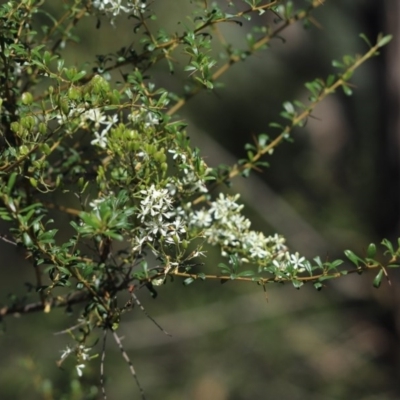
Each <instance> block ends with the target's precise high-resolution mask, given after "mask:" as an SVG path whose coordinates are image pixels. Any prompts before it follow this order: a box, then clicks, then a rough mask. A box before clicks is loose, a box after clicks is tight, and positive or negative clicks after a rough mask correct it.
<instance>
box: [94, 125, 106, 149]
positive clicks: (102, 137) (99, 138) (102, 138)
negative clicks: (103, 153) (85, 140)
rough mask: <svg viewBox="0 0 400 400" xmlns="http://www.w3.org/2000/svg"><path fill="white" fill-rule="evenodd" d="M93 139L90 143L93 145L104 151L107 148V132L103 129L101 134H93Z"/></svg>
mask: <svg viewBox="0 0 400 400" xmlns="http://www.w3.org/2000/svg"><path fill="white" fill-rule="evenodd" d="M94 136H95V138H94V139H93V140H92V141H91V142H90V143H91V144H93V145H97V146H99V147H101V148H102V149H105V148H106V147H107V141H108V139H107V131H106V130H105V129H104V130H103V131H102V132H101V133H98V132H95V133H94Z"/></svg>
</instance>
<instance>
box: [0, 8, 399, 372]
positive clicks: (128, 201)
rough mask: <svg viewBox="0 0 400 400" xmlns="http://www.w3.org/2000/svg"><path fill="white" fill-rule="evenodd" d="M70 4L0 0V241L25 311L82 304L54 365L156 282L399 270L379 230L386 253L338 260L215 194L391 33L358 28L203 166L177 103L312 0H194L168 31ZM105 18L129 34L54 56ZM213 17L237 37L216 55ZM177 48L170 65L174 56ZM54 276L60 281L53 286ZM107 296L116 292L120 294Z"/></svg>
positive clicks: (263, 156) (123, 12)
mask: <svg viewBox="0 0 400 400" xmlns="http://www.w3.org/2000/svg"><path fill="white" fill-rule="evenodd" d="M81 3H83V2H79V1H76V2H64V14H63V16H62V17H57V16H51V15H50V14H49V13H48V11H47V9H46V2H45V1H36V0H24V1H21V2H17V1H8V2H7V3H6V4H3V5H2V6H1V8H0V20H1V21H2V24H1V25H0V65H1V69H0V79H1V82H2V85H1V86H0V98H1V138H0V140H1V142H0V145H1V154H0V199H1V207H0V218H1V219H3V220H4V221H6V222H7V223H9V224H10V230H9V235H7V236H5V237H4V239H6V240H7V241H10V242H12V243H14V244H17V245H19V246H21V247H23V248H24V249H25V251H26V252H27V258H28V259H29V261H30V262H31V263H32V265H33V266H34V267H35V271H36V282H35V283H34V284H33V287H35V289H36V291H37V292H38V296H39V301H40V304H39V305H38V306H37V307H36V309H38V310H39V309H41V310H45V311H46V312H51V310H52V309H53V308H55V307H64V308H66V309H68V307H69V304H70V302H71V301H72V300H74V299H75V300H76V302H77V303H79V304H81V305H82V311H81V315H80V317H79V320H78V325H77V326H76V327H79V328H80V330H79V333H78V334H76V335H74V334H73V331H74V330H75V328H76V327H73V328H71V329H70V330H69V332H70V333H71V335H72V337H73V339H74V340H75V341H76V347H74V348H70V347H68V348H67V350H66V351H65V352H64V353H63V355H62V357H61V360H60V361H59V363H60V364H61V363H62V362H63V361H64V359H66V358H67V357H69V356H75V357H76V361H77V362H76V372H77V373H78V375H81V374H82V368H83V366H84V364H85V363H86V362H87V361H88V360H89V359H90V358H91V356H89V355H88V354H89V352H90V351H91V350H92V346H91V345H89V344H88V343H89V342H90V343H92V339H91V334H92V332H93V331H94V332H97V331H96V330H97V329H98V328H100V329H102V330H112V331H114V330H115V329H116V328H117V326H118V322H119V320H120V319H121V318H123V315H124V313H125V312H126V311H128V310H129V309H130V307H131V305H132V304H131V302H132V298H131V295H133V291H134V289H135V288H140V287H147V288H148V289H149V290H150V292H151V294H152V295H154V296H155V295H156V294H157V292H156V289H155V287H157V286H159V285H161V284H163V283H167V282H169V280H170V278H171V279H172V278H174V277H180V278H182V282H183V283H184V284H185V285H189V284H192V283H194V282H195V281H196V280H199V279H200V280H206V279H216V280H220V281H221V282H222V283H224V282H227V281H233V280H235V281H247V282H253V283H255V284H258V285H261V286H263V287H265V284H266V283H269V282H271V283H284V282H290V283H291V284H293V286H294V287H295V288H300V287H301V286H302V285H304V284H305V283H307V282H311V283H312V284H313V285H314V286H315V288H316V289H318V290H320V289H321V288H322V287H323V286H324V284H325V281H327V280H329V279H334V278H339V277H342V276H344V275H346V274H348V273H353V272H357V273H362V272H364V271H369V270H370V269H376V270H378V273H377V275H376V277H375V279H374V280H373V285H374V286H375V287H379V286H380V284H381V280H382V277H383V276H386V277H388V274H387V272H386V268H388V267H398V264H397V263H398V259H399V257H400V248H399V247H397V248H395V247H394V246H393V244H392V243H390V242H389V241H388V240H386V239H385V240H383V242H382V244H383V246H384V247H385V248H386V256H388V260H387V261H385V262H383V261H379V260H380V259H381V256H377V248H376V246H375V245H374V244H371V245H370V246H369V247H368V249H367V250H366V253H365V254H364V255H361V256H357V255H356V254H355V253H354V252H352V251H351V250H346V252H345V255H346V257H347V258H348V260H349V261H350V263H344V262H343V261H342V260H333V261H330V260H326V261H324V262H323V261H321V259H320V258H319V257H316V258H315V259H314V260H310V261H309V260H306V259H305V258H304V257H302V256H301V255H299V254H298V253H292V252H290V250H289V248H288V247H287V246H286V244H285V239H284V238H283V237H282V236H280V235H278V234H273V235H265V234H264V233H262V232H256V231H254V230H252V229H251V222H250V221H249V220H248V219H247V218H245V217H244V215H243V214H242V209H243V205H241V204H240V203H239V202H238V201H239V195H234V196H230V195H225V194H224V193H223V192H220V193H219V194H218V195H216V194H215V189H216V188H219V189H222V188H223V185H224V184H226V185H230V183H231V181H232V180H233V179H234V178H235V177H237V176H239V175H241V176H245V177H247V176H249V174H250V173H251V172H252V171H253V170H260V169H263V168H265V167H267V166H268V165H269V161H268V157H269V156H270V155H271V154H272V153H273V152H274V151H275V149H276V148H277V147H278V145H279V144H280V143H281V142H283V141H290V140H291V135H292V133H293V130H294V128H296V127H301V126H303V125H304V124H305V123H306V122H307V119H308V118H309V117H310V116H311V115H312V112H313V110H314V109H315V107H316V106H317V105H318V104H319V103H320V102H322V101H323V100H324V99H325V98H326V97H327V96H328V95H331V94H332V93H334V92H335V91H336V90H337V89H339V88H342V90H343V91H344V92H345V94H346V95H351V93H352V89H351V88H350V83H349V79H350V78H351V77H352V75H353V72H354V71H355V70H356V69H357V68H358V67H359V66H360V65H361V64H363V63H364V62H366V61H367V60H369V59H370V58H372V57H374V56H375V55H377V54H378V51H379V49H380V48H381V47H382V46H385V45H386V44H387V43H388V42H389V41H390V39H391V37H390V36H383V35H380V36H379V37H378V38H377V41H376V44H371V43H370V42H369V40H368V39H367V38H366V37H365V36H364V35H362V38H363V39H364V40H365V41H366V42H367V44H368V46H369V49H368V50H367V51H366V52H365V54H363V55H354V56H353V55H351V56H350V55H346V56H344V57H343V59H342V61H333V63H332V65H333V66H334V67H335V68H338V69H339V73H336V74H335V73H332V74H330V75H329V76H328V77H327V78H326V79H323V78H317V79H315V80H314V81H312V82H307V83H305V87H306V88H307V90H308V91H309V94H310V95H309V102H308V103H307V104H304V103H302V102H300V101H298V100H296V101H287V102H285V103H284V104H283V110H282V112H281V113H280V116H281V118H282V120H281V121H280V122H271V123H270V125H269V127H270V128H272V129H271V132H270V131H268V132H267V133H260V134H259V135H258V136H256V137H255V138H254V143H249V144H247V145H246V146H245V150H246V158H244V159H241V160H239V161H238V163H237V164H235V165H232V166H225V165H221V166H219V167H217V168H210V167H209V166H208V165H207V164H206V162H205V161H204V160H203V159H202V157H201V155H200V151H199V150H198V149H196V148H194V147H192V145H191V143H190V140H189V136H188V134H187V132H186V125H185V123H184V122H183V121H181V120H179V119H177V118H176V117H175V114H176V112H177V111H178V110H179V109H180V108H181V107H183V106H184V105H185V103H186V102H187V101H188V100H189V99H190V98H191V97H193V96H194V95H196V94H197V93H199V92H200V91H201V90H212V89H213V88H214V87H215V85H216V84H217V80H218V78H219V77H220V76H221V75H222V74H223V73H224V72H225V71H226V70H227V69H229V68H230V67H231V66H232V65H234V64H235V63H237V62H238V61H241V60H245V59H246V58H248V57H250V56H251V55H253V54H254V53H256V52H257V51H260V50H263V49H266V48H267V46H268V45H269V43H270V41H271V39H273V38H278V37H279V35H280V34H281V32H282V31H283V30H284V29H286V28H287V27H288V26H290V25H292V24H294V23H298V22H299V21H302V22H303V23H304V24H305V25H306V26H308V25H309V24H310V21H311V20H310V18H311V15H312V12H313V11H314V9H316V8H318V7H319V6H320V5H321V4H322V2H321V1H320V0H309V1H305V2H303V5H302V7H301V8H296V7H295V6H294V3H293V2H290V1H275V2H269V1H261V0H257V1H248V0H245V1H243V2H237V3H240V4H237V5H234V4H233V3H229V4H228V5H227V6H225V5H224V6H223V7H222V6H221V7H218V6H217V5H215V4H208V2H207V1H204V2H203V1H197V2H193V4H192V6H193V14H192V15H190V16H189V18H188V20H187V21H184V22H183V21H182V24H183V23H184V32H183V33H181V34H178V33H175V32H167V31H166V30H159V31H157V32H153V31H152V29H151V28H150V27H151V21H154V20H155V19H156V17H158V18H160V17H161V16H156V15H155V14H154V13H153V11H152V10H151V5H148V4H147V3H145V2H142V1H137V0H136V1H127V2H125V4H123V5H121V4H119V3H118V2H114V1H109V2H103V1H100V0H95V1H93V2H87V4H81ZM42 14H45V15H46V16H47V17H50V18H48V19H46V21H47V22H46V23H47V25H45V23H44V22H43V20H40V21H41V22H38V17H39V16H40V15H42ZM263 14H268V15H271V17H273V18H274V19H275V21H274V22H268V21H269V20H268V19H266V20H263V24H262V25H261V26H255V25H253V27H252V28H250V31H248V32H245V29H247V28H245V23H246V22H248V21H249V20H250V19H251V17H252V16H261V15H263ZM104 16H105V17H107V18H108V19H109V20H110V22H111V24H113V25H114V26H115V29H116V30H118V19H119V18H123V17H131V18H133V19H134V21H135V26H134V32H135V33H134V34H135V35H136V36H135V43H140V46H137V45H136V47H135V45H134V43H132V42H130V39H129V38H127V40H126V42H125V43H122V39H121V41H119V42H118V44H116V46H118V48H115V49H114V52H113V53H110V54H102V55H98V56H97V57H96V59H94V60H90V59H88V60H87V64H85V65H84V66H77V65H73V64H71V65H69V63H70V61H69V60H67V59H66V58H64V57H63V50H64V49H65V48H68V46H70V45H71V43H78V39H79V38H78V36H76V35H77V33H76V27H77V26H78V25H79V24H80V23H84V21H86V20H88V19H90V20H91V21H93V20H96V19H98V20H99V21H100V20H101V18H102V17H104ZM102 23H104V21H103V22H102ZM225 23H233V24H235V25H237V26H238V28H239V27H242V28H241V29H243V35H244V36H245V37H246V43H247V48H245V49H240V48H234V46H233V45H231V44H230V43H228V42H226V41H225V39H223V38H222V39H221V45H222V47H223V50H224V52H223V54H222V56H221V58H218V57H217V56H216V55H215V52H214V51H213V48H214V46H215V42H216V41H217V38H216V36H217V35H215V29H216V27H217V26H218V25H220V24H225ZM33 27H39V28H40V29H38V30H37V31H35V30H34V28H33ZM121 37H122V35H121ZM120 42H121V43H120ZM177 55H183V57H184V60H185V65H182V63H180V64H179V63H176V62H175V57H176V56H177ZM163 61H166V66H167V68H168V70H169V71H170V72H175V71H176V70H178V69H181V72H184V73H185V74H186V75H185V76H186V79H185V81H184V82H182V88H181V92H180V93H172V92H171V91H169V90H166V89H164V88H162V87H157V86H156V85H155V84H153V83H152V81H151V75H152V72H153V69H154V67H155V66H156V65H157V64H159V63H162V62H163ZM89 65H92V66H93V69H92V71H93V72H89V70H88V66H89ZM274 132H277V133H274ZM69 195H72V196H73V198H75V199H77V202H76V204H77V205H76V207H75V208H71V207H68V206H67V205H66V204H64V203H63V201H62V200H54V199H56V198H58V199H65V198H67V197H68V196H69ZM57 196H58V197H57ZM54 209H55V210H58V211H59V214H57V215H62V214H67V215H68V216H69V218H70V226H71V228H72V231H71V233H70V234H69V237H68V238H65V235H63V237H61V235H60V234H59V231H58V229H56V228H55V226H57V221H56V220H54V219H55V218H57V217H54V216H52V217H50V216H49V211H50V210H54ZM118 243H119V244H118ZM399 245H400V243H399ZM206 246H213V247H216V248H218V249H219V250H220V254H221V258H222V259H225V262H221V263H219V264H218V266H217V268H215V271H214V272H213V273H208V274H206V273H205V270H202V266H203V263H206V262H207V258H206V257H205V252H204V248H205V247H206ZM117 248H118V250H116V249H117ZM352 264H353V265H354V267H352ZM57 287H62V288H64V291H63V292H62V294H61V295H60V294H59V292H55V289H56V288H57ZM188 290H190V289H188ZM120 293H123V294H125V295H128V296H129V300H128V301H126V300H125V301H122V302H121V298H120V297H119V298H118V297H117V296H118V295H119V294H120ZM71 299H72V300H71ZM25 307H26V304H24V302H23V301H21V299H17V298H14V301H13V302H11V304H9V305H8V306H7V307H5V308H3V309H2V310H3V311H2V313H3V314H4V315H7V314H12V313H15V312H20V313H24V310H26V308H25ZM115 337H116V336H115ZM116 340H117V339H116Z"/></svg>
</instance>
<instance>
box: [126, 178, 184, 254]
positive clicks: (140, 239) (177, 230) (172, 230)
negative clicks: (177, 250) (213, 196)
mask: <svg viewBox="0 0 400 400" xmlns="http://www.w3.org/2000/svg"><path fill="white" fill-rule="evenodd" d="M140 193H141V195H142V196H143V198H142V200H141V201H140V207H139V208H140V209H139V212H138V214H137V217H138V218H139V219H140V222H141V223H142V226H141V227H140V228H139V232H140V233H139V235H137V236H136V238H135V241H134V243H135V245H134V248H133V250H134V251H139V252H140V251H141V249H142V246H143V245H144V244H145V243H146V242H147V243H151V242H153V241H154V239H155V238H156V237H159V238H162V240H163V241H165V242H166V243H168V244H178V243H181V241H182V238H181V236H182V235H183V234H185V233H186V230H187V228H186V224H185V222H184V219H183V218H182V217H181V216H180V215H177V214H176V213H175V212H172V197H171V196H170V195H169V193H168V189H163V188H161V189H159V188H156V187H155V185H154V184H152V185H151V186H150V187H149V188H148V189H146V190H141V191H140Z"/></svg>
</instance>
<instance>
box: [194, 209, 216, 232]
mask: <svg viewBox="0 0 400 400" xmlns="http://www.w3.org/2000/svg"><path fill="white" fill-rule="evenodd" d="M190 222H191V224H193V225H196V226H198V227H199V228H208V227H209V226H210V225H211V223H212V217H211V214H210V212H209V211H205V210H199V211H196V212H195V213H194V214H193V215H192V218H191V220H190Z"/></svg>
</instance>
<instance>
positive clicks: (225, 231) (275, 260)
mask: <svg viewBox="0 0 400 400" xmlns="http://www.w3.org/2000/svg"><path fill="white" fill-rule="evenodd" d="M238 199H239V194H237V195H235V196H225V195H224V194H223V193H220V195H219V197H218V198H217V199H216V200H215V201H213V202H211V204H210V207H209V208H208V209H204V208H203V209H201V210H198V211H195V212H193V213H192V215H191V219H190V222H191V225H192V226H195V227H197V228H200V229H202V230H203V234H204V236H205V237H206V238H207V241H208V243H210V244H212V245H218V246H220V248H221V253H222V255H223V256H225V257H228V256H230V255H235V256H236V257H237V259H238V260H239V261H240V262H241V263H244V262H253V263H256V264H257V265H259V266H260V267H271V266H272V267H273V268H275V269H276V270H277V271H290V270H298V271H302V270H304V269H305V268H307V266H308V265H307V262H306V260H305V258H304V257H300V256H299V255H298V253H296V254H294V255H293V254H290V253H289V252H288V249H287V247H286V246H285V244H284V243H285V239H284V238H283V237H282V236H279V235H277V234H275V235H273V236H265V235H264V234H263V233H262V232H256V231H253V230H251V229H250V226H251V222H250V220H249V219H247V218H245V217H244V216H243V215H242V214H241V211H242V209H243V205H241V204H238V203H237V202H236V201H237V200H238ZM261 269H262V268H261Z"/></svg>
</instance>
